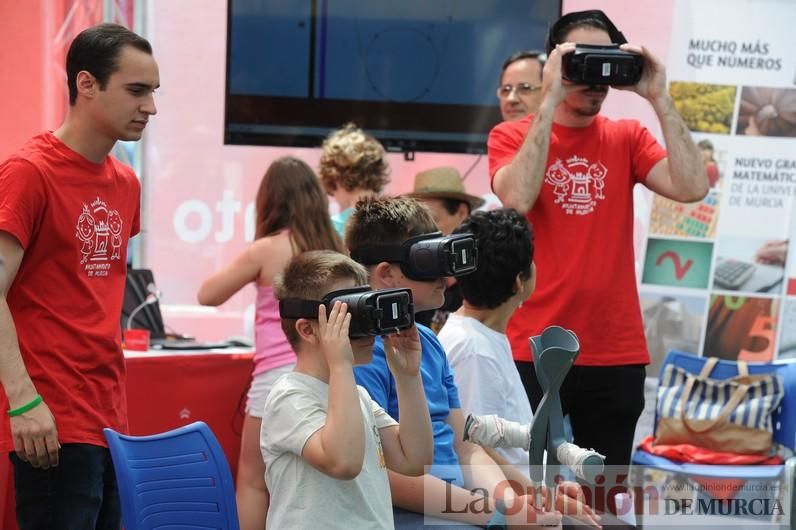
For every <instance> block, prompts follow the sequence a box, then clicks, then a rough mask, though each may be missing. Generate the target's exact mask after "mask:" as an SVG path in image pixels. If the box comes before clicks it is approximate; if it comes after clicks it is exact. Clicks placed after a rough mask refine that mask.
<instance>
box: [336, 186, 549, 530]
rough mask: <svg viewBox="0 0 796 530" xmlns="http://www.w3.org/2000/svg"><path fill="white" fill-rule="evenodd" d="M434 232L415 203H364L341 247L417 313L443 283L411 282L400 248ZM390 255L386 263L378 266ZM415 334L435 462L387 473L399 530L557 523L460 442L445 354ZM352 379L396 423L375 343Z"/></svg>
mask: <svg viewBox="0 0 796 530" xmlns="http://www.w3.org/2000/svg"><path fill="white" fill-rule="evenodd" d="M436 232H437V227H436V225H435V224H434V220H433V219H432V217H431V215H430V214H429V212H428V211H427V210H426V209H425V208H424V207H423V206H422V205H421V204H420V203H419V202H417V201H415V200H414V199H411V198H407V197H398V198H380V199H367V200H363V201H360V202H359V203H358V204H357V206H356V210H355V211H354V213H353V214H352V216H351V217H350V219H349V221H348V224H347V226H346V235H345V242H346V246H347V247H348V248H349V250H350V251H351V257H352V258H354V259H355V260H357V261H360V263H363V264H364V265H366V266H367V268H368V272H369V274H370V277H369V283H370V285H371V287H372V288H374V289H385V288H399V287H401V288H409V289H412V297H413V299H414V304H415V307H414V309H415V312H417V311H425V310H430V309H436V308H438V307H440V306H441V305H442V303H443V300H444V293H445V286H446V282H445V278H444V277H439V278H433V279H416V278H417V276H416V275H414V274H413V273H412V270H411V269H412V267H411V266H410V265H409V264H408V263H406V262H405V260H403V258H401V257H399V255H401V252H399V249H401V247H402V245H404V244H405V243H406V242H407V240H409V239H411V238H415V237H418V236H421V239H422V236H424V235H428V236H431V237H433V236H432V234H434V233H436ZM436 235H437V236H439V235H440V234H436ZM388 254H389V255H390V256H391V257H390V258H388V260H383V259H380V256H381V257H383V256H386V255H388ZM402 261H404V262H403V263H402ZM417 329H418V331H419V337H420V342H421V345H422V358H421V360H420V372H421V377H422V379H423V386H424V388H425V392H426V399H427V401H428V407H429V411H430V413H431V422H432V430H433V432H434V463H433V465H432V467H431V470H430V473H429V474H426V475H423V476H421V477H407V476H404V475H400V474H398V473H393V472H390V473H389V477H390V489H391V491H392V498H393V506H394V507H397V508H399V510H396V520H395V523H396V527H397V528H400V527H401V526H402V522H408V521H409V520H410V519H411V517H407V516H408V515H411V514H409V513H407V512H414V513H415V514H417V515H416V517H415V521H417V519H418V518H422V517H423V516H422V515H420V514H425V515H427V516H432V517H441V518H443V519H449V520H455V521H459V522H464V523H470V524H472V525H478V526H484V525H487V524H495V523H499V524H500V525H502V524H503V523H504V522H505V523H508V524H518V525H519V524H528V523H529V522H536V523H542V522H547V523H552V524H557V523H558V522H559V521H560V514H559V513H558V512H542V511H540V510H536V509H535V508H534V507H533V505H532V502H533V497H532V496H530V495H518V494H516V493H515V492H514V491H513V490H512V489H511V487H507V481H506V476H505V475H504V474H503V472H502V471H501V469H500V467H499V466H498V465H497V464H496V463H495V461H494V460H492V459H491V458H490V457H489V455H487V453H486V452H485V451H484V450H483V449H482V448H481V447H479V446H477V445H475V444H472V443H469V442H465V441H463V434H464V421H465V415H464V414H463V412H462V410H461V408H460V407H461V405H460V403H459V396H458V392H457V390H456V385H455V383H454V381H453V373H452V372H451V369H450V366H449V365H448V361H447V357H446V356H445V351H444V350H443V348H442V345H441V344H440V342H439V341H438V340H437V337H436V336H435V335H434V333H432V332H431V330H430V329H429V328H426V327H424V326H420V325H418V326H417ZM354 375H355V377H356V381H357V384H359V385H362V386H363V387H365V388H366V389H367V390H368V392H369V393H370V395H371V397H372V398H373V400H374V401H376V402H377V403H378V404H379V405H381V407H382V408H384V410H386V411H387V413H388V414H390V415H391V416H392V417H393V418H395V419H396V420H399V416H400V413H399V410H398V397H397V393H396V388H395V381H394V379H393V378H392V375H391V374H390V372H389V370H388V368H387V364H386V361H385V358H384V348H383V345H382V342H381V341H380V340H377V341H376V344H375V345H374V348H373V361H372V362H371V363H370V364H368V365H365V366H359V367H357V368H355V369H354ZM504 505H505V506H507V507H511V509H510V510H507V512H508V513H506V514H505V515H504V514H502V513H501V511H502V510H501V506H504ZM400 509H402V510H400Z"/></svg>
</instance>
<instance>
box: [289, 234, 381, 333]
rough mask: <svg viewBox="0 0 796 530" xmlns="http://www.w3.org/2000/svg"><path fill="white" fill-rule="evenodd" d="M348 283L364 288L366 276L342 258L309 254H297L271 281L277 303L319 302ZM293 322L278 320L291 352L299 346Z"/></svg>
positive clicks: (331, 253) (330, 253)
mask: <svg viewBox="0 0 796 530" xmlns="http://www.w3.org/2000/svg"><path fill="white" fill-rule="evenodd" d="M348 279H350V280H353V281H354V285H365V284H367V283H368V272H367V271H366V270H365V268H364V267H363V266H362V265H360V264H359V263H357V262H355V261H354V260H352V259H351V258H349V257H348V256H346V255H345V254H341V253H339V252H334V251H331V250H313V251H310V252H304V253H302V254H297V255H296V256H295V257H294V258H293V259H292V260H290V263H288V265H287V267H285V270H284V271H282V273H281V274H280V275H278V276H277V277H276V278H275V279H274V292H275V294H276V297H277V299H279V300H284V299H285V298H299V299H303V300H320V299H321V298H323V297H324V296H325V295H326V294H327V293H329V291H331V290H332V285H334V284H335V283H336V282H339V281H341V280H348ZM296 320H298V319H296V318H283V319H282V331H284V332H285V336H286V337H287V340H288V342H289V343H290V345H291V346H293V347H294V348H296V346H298V344H299V343H300V342H301V337H300V336H299V334H298V332H297V331H296Z"/></svg>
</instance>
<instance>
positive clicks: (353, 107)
mask: <svg viewBox="0 0 796 530" xmlns="http://www.w3.org/2000/svg"><path fill="white" fill-rule="evenodd" d="M560 13H561V1H560V0H229V4H228V25H227V32H228V33H227V78H226V107H225V121H224V128H225V130H224V141H225V143H227V144H246V145H279V146H298V147H318V146H320V144H321V142H322V140H323V138H324V137H325V136H326V135H327V134H328V133H329V132H330V131H332V130H334V129H336V128H338V127H340V126H342V125H343V124H345V123H347V122H354V123H355V124H356V125H358V126H360V127H362V128H363V129H365V130H366V131H368V132H369V133H371V134H372V135H374V136H375V137H376V138H378V139H379V140H380V141H381V142H382V143H383V144H384V145H385V147H386V148H387V149H388V150H391V151H438V152H454V153H483V152H485V150H486V138H487V134H488V133H489V130H490V129H491V128H492V127H493V126H494V125H495V124H496V123H497V122H498V121H500V112H499V109H498V102H497V98H496V97H495V91H496V88H497V85H498V75H499V73H500V67H501V65H502V63H503V61H504V60H505V58H506V57H508V56H509V55H510V54H512V53H514V52H516V51H520V50H528V49H541V48H543V44H544V39H545V36H546V34H547V28H548V26H549V25H550V24H551V23H552V22H553V21H554V20H555V19H556V18H558V16H559V15H560Z"/></svg>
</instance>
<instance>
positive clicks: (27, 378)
mask: <svg viewBox="0 0 796 530" xmlns="http://www.w3.org/2000/svg"><path fill="white" fill-rule="evenodd" d="M66 72H67V83H68V86H69V105H70V106H69V111H68V113H67V116H66V119H65V120H64V122H63V124H62V125H61V126H60V127H59V128H58V129H57V130H55V131H53V132H45V133H42V134H39V135H38V136H35V137H34V138H32V139H31V140H30V141H28V143H27V144H25V145H24V146H23V147H22V148H21V149H20V150H19V151H18V152H17V153H15V154H13V155H12V156H11V157H10V158H8V159H7V160H6V161H5V162H3V163H2V164H0V256H3V258H4V259H5V262H6V267H5V269H6V273H7V282H6V283H7V286H0V287H2V288H1V289H0V383H1V384H2V387H3V390H4V392H3V393H2V394H0V409H2V410H8V413H7V414H5V413H3V418H2V420H0V452H11V451H14V453H12V454H11V460H12V462H13V467H14V482H15V487H16V499H17V521H18V524H19V527H20V529H21V530H25V529H28V528H37V529H38V528H48V529H58V528H116V529H118V528H119V527H120V524H121V511H120V504H119V498H118V492H117V489H116V479H115V475H114V472H113V464H112V462H111V459H110V453H109V452H108V449H107V446H106V443H105V439H104V437H103V434H102V429H103V427H111V428H113V429H117V430H122V431H125V430H126V429H127V403H126V393H125V377H124V376H125V369H124V357H123V355H122V350H121V330H120V326H119V318H120V315H121V308H122V299H123V294H124V284H125V276H126V268H127V242H128V239H129V238H130V237H132V236H134V235H136V234H137V233H138V231H139V224H140V197H141V187H140V184H139V182H138V179H137V178H136V176H135V174H134V173H133V171H132V170H131V169H130V168H129V167H127V166H124V165H123V164H121V163H120V162H119V161H118V160H116V159H114V158H112V157H111V156H110V155H109V153H110V151H111V149H112V148H113V146H114V144H115V143H116V141H117V140H127V141H129V140H138V139H139V138H141V134H142V132H143V130H144V127H145V126H146V124H147V120H148V119H149V118H150V117H151V116H152V115H154V114H155V113H156V109H155V103H154V98H153V92H154V90H155V89H156V88H157V87H158V86H159V84H160V80H159V74H158V67H157V64H156V63H155V60H154V58H153V57H152V48H151V46H150V44H149V42H147V41H146V40H145V39H143V38H142V37H140V36H138V35H136V34H135V33H133V32H131V31H129V30H127V29H125V28H123V27H122V26H118V25H115V24H101V25H98V26H95V27H92V28H89V29H87V30H85V31H83V32H82V33H80V34H79V35H78V36H77V37H76V38H75V40H74V41H73V42H72V44H71V46H70V48H69V52H68V53H67V57H66Z"/></svg>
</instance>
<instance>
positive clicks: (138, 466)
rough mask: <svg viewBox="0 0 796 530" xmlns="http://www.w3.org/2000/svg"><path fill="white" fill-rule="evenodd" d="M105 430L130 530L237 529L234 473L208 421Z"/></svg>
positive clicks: (123, 510) (127, 526)
mask: <svg viewBox="0 0 796 530" xmlns="http://www.w3.org/2000/svg"><path fill="white" fill-rule="evenodd" d="M104 433H105V439H106V440H107V441H108V447H109V449H110V452H111V458H112V459H113V466H114V469H115V470H116V480H117V483H118V485H119V496H120V497H121V504H122V519H123V522H124V527H125V529H126V530H149V529H154V528H217V529H229V530H238V529H239V525H238V514H237V507H236V504H235V488H234V484H233V482H232V474H231V473H230V470H229V465H228V464H227V460H226V457H225V456H224V452H223V451H222V450H221V446H220V445H219V443H218V440H216V437H215V436H214V435H213V433H212V431H211V430H210V428H209V427H208V426H207V424H206V423H204V422H201V421H197V422H194V423H191V424H190V425H185V426H184V427H180V428H178V429H174V430H172V431H168V432H164V433H161V434H153V435H151V436H127V435H123V434H119V433H117V432H116V431H113V430H112V429H104Z"/></svg>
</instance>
